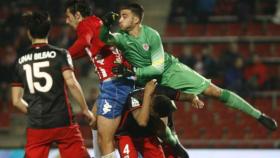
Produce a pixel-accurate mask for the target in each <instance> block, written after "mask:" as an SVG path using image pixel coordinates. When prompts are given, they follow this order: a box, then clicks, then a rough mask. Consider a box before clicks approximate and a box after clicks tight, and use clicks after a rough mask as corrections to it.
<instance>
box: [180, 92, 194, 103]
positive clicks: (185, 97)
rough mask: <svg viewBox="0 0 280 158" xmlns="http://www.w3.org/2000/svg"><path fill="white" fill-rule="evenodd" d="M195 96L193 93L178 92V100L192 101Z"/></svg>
mask: <svg viewBox="0 0 280 158" xmlns="http://www.w3.org/2000/svg"><path fill="white" fill-rule="evenodd" d="M196 97H197V96H196V95H194V94H188V93H182V92H181V93H180V96H179V98H178V101H189V102H192V101H193V99H195V98H196Z"/></svg>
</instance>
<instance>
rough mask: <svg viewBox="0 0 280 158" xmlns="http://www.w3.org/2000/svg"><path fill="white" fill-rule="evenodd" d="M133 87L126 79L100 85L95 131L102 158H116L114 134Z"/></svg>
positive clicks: (131, 82)
mask: <svg viewBox="0 0 280 158" xmlns="http://www.w3.org/2000/svg"><path fill="white" fill-rule="evenodd" d="M133 86H134V82H133V81H129V80H126V79H116V80H112V81H108V82H103V83H102V84H101V87H100V92H101V93H100V96H99V98H98V100H97V130H98V142H99V147H100V150H101V153H102V157H105V156H106V157H116V155H115V147H114V134H115V132H116V130H117V128H118V125H119V123H120V119H121V113H122V110H123V106H124V104H125V102H126V99H127V96H128V94H129V93H130V92H131V91H132V90H133Z"/></svg>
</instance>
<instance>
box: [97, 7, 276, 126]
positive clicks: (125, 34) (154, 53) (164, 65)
mask: <svg viewBox="0 0 280 158" xmlns="http://www.w3.org/2000/svg"><path fill="white" fill-rule="evenodd" d="M106 17H107V18H106V19H105V20H104V21H105V24H106V25H104V27H103V28H102V34H101V36H100V38H101V39H102V40H103V41H105V42H107V43H108V44H114V45H116V46H117V47H118V48H119V49H120V50H121V51H122V53H123V55H124V57H125V58H126V59H127V60H128V62H129V63H130V64H132V66H134V73H135V75H136V78H137V81H138V83H140V84H142V85H143V84H145V83H146V82H147V81H149V80H150V79H152V78H157V79H158V80H159V84H161V85H165V86H168V87H172V88H174V89H178V90H181V91H183V92H186V93H192V94H196V95H197V94H201V93H202V94H204V95H207V96H210V97H214V98H218V99H219V100H220V101H222V102H224V103H225V105H226V106H228V107H231V108H235V109H239V110H241V111H243V112H245V113H246V114H248V115H250V116H252V117H254V118H255V119H257V120H258V121H259V122H260V123H261V124H262V125H264V126H265V127H266V128H268V129H269V130H276V128H277V123H276V121H275V120H274V119H272V118H270V117H269V116H267V115H265V114H264V113H262V112H261V111H259V110H258V109H256V108H254V107H253V106H252V105H251V104H250V103H248V102H247V101H245V100H244V99H242V98H241V97H240V96H238V95H237V94H235V93H234V92H232V91H230V90H227V89H222V88H219V87H218V86H216V85H214V84H213V83H211V81H210V80H209V79H206V78H204V77H203V76H201V75H200V74H198V73H197V72H195V71H194V70H192V69H191V68H189V67H188V66H186V65H184V64H182V63H180V62H179V61H178V60H177V59H176V58H175V57H173V56H172V55H170V54H168V53H166V52H164V50H163V46H162V42H161V38H160V36H159V33H158V32H157V31H156V30H154V29H152V28H151V27H149V26H146V25H142V20H143V17H144V9H143V7H142V6H141V5H139V4H136V3H132V4H127V5H124V6H123V7H121V9H120V19H119V27H120V29H121V30H120V31H119V32H117V33H113V34H109V27H108V26H109V25H110V24H111V23H112V22H113V21H114V20H116V19H117V18H116V14H115V13H110V14H107V16H106ZM119 67H121V65H120V66H119ZM115 70H116V73H122V72H123V71H119V70H122V68H117V69H115Z"/></svg>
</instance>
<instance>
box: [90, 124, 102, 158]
mask: <svg viewBox="0 0 280 158" xmlns="http://www.w3.org/2000/svg"><path fill="white" fill-rule="evenodd" d="M92 143H93V150H94V158H101V152H100V148H99V146H98V138H97V130H92Z"/></svg>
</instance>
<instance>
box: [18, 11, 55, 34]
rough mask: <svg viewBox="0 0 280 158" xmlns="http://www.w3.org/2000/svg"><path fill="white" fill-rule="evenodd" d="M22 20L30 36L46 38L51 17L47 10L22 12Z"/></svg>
mask: <svg viewBox="0 0 280 158" xmlns="http://www.w3.org/2000/svg"><path fill="white" fill-rule="evenodd" d="M23 21H24V23H25V25H26V27H27V29H28V30H29V31H30V35H31V36H32V38H46V37H47V36H48V33H49V31H50V28H51V19H50V16H49V14H48V13H47V12H43V11H34V12H27V13H24V14H23Z"/></svg>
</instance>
